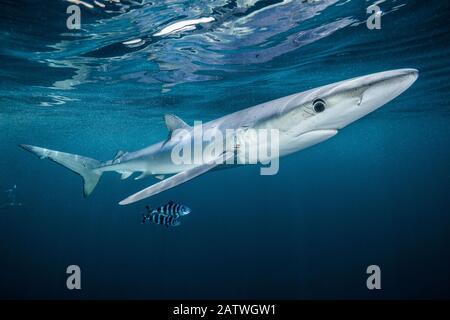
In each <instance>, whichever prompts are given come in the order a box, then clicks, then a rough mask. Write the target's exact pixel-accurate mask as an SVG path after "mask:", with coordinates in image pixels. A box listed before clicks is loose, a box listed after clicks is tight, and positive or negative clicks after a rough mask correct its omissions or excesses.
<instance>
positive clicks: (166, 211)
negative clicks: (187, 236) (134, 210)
mask: <svg viewBox="0 0 450 320" xmlns="http://www.w3.org/2000/svg"><path fill="white" fill-rule="evenodd" d="M145 208H146V209H147V213H160V214H163V215H166V216H170V217H174V218H177V219H178V218H179V217H182V216H185V215H187V214H189V213H191V209H189V208H188V207H187V206H185V205H182V204H176V203H174V202H173V201H169V202H168V203H166V204H165V205H163V206H161V207H158V208H156V209H151V208H150V207H149V206H146V207H145Z"/></svg>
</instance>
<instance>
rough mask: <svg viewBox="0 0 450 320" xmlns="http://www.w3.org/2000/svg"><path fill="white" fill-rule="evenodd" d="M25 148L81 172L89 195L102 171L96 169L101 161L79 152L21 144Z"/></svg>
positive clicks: (85, 191) (84, 189)
mask: <svg viewBox="0 0 450 320" xmlns="http://www.w3.org/2000/svg"><path fill="white" fill-rule="evenodd" d="M19 146H20V147H22V148H23V149H25V150H27V151H30V152H31V153H33V154H35V155H36V156H38V157H39V158H40V159H50V160H52V161H54V162H56V163H58V164H60V165H62V166H64V167H66V168H67V169H69V170H72V171H73V172H75V173H77V174H79V175H80V176H81V177H82V178H83V183H84V188H83V191H84V192H83V193H84V196H85V197H87V196H89V195H90V194H91V193H92V191H93V190H94V188H95V186H96V185H97V183H98V181H99V180H100V177H101V175H102V173H101V172H97V171H95V170H94V169H96V168H97V167H99V166H100V164H101V162H100V161H97V160H95V159H91V158H87V157H83V156H79V155H77V154H70V153H64V152H60V151H55V150H50V149H45V148H40V147H35V146H30V145H26V144H21V145H19Z"/></svg>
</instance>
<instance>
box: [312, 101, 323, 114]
mask: <svg viewBox="0 0 450 320" xmlns="http://www.w3.org/2000/svg"><path fill="white" fill-rule="evenodd" d="M313 106H314V111H315V112H317V113H320V112H323V111H324V110H325V106H326V104H325V101H323V100H322V99H317V100H314V102H313Z"/></svg>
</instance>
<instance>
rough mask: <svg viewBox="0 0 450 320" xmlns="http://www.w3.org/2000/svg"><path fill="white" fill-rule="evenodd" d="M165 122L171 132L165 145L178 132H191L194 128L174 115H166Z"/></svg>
mask: <svg viewBox="0 0 450 320" xmlns="http://www.w3.org/2000/svg"><path fill="white" fill-rule="evenodd" d="M164 120H165V122H166V126H167V129H168V130H169V136H168V137H167V140H166V141H164V143H163V145H164V144H166V143H167V142H168V141H169V140H170V139H172V137H173V132H174V131H176V130H189V131H190V130H191V129H192V127H191V126H190V125H188V124H187V123H186V122H184V121H183V120H181V119H180V118H178V117H177V116H176V115H173V114H166V115H164Z"/></svg>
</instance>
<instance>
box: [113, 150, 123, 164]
mask: <svg viewBox="0 0 450 320" xmlns="http://www.w3.org/2000/svg"><path fill="white" fill-rule="evenodd" d="M126 154H127V152H125V151H123V150H119V151H117V152H116V154H115V155H114V158H113V160H112V162H113V163H117V162H119V161H120V159H121V158H122V157H123V156H124V155H126Z"/></svg>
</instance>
